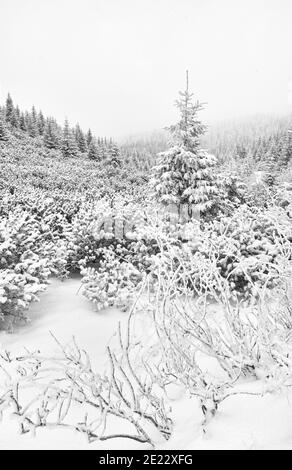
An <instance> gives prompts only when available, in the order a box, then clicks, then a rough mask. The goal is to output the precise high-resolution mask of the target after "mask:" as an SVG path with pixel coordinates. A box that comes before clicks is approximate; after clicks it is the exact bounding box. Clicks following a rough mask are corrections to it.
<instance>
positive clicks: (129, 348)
mask: <svg viewBox="0 0 292 470" xmlns="http://www.w3.org/2000/svg"><path fill="white" fill-rule="evenodd" d="M177 106H178V109H179V113H180V119H179V121H178V123H177V124H176V125H174V126H171V127H170V128H169V130H168V132H169V136H170V143H169V144H168V143H166V141H165V140H164V137H163V138H162V137H160V136H159V137H157V136H154V137H152V138H151V137H150V138H149V140H147V139H146V140H144V141H143V140H138V139H137V140H136V141H133V140H128V141H127V142H124V143H123V144H121V145H120V146H118V145H117V144H116V143H114V142H113V141H112V140H111V139H109V140H108V141H107V140H106V139H102V138H96V137H94V136H93V135H92V134H91V132H90V131H89V132H88V133H87V134H85V133H83V131H82V130H81V129H80V126H76V127H75V128H74V129H73V128H70V126H69V124H68V122H66V123H65V126H64V128H63V129H61V128H60V126H58V124H57V123H56V122H55V121H54V120H53V119H51V118H50V119H45V118H44V117H43V115H42V114H41V113H37V112H36V111H35V109H34V108H33V111H32V112H31V113H21V112H20V111H19V109H18V108H17V107H15V106H14V105H13V102H12V100H11V98H10V97H8V100H7V103H6V105H5V106H4V107H3V108H2V109H1V113H2V114H1V119H0V161H1V175H0V196H1V198H0V326H1V329H2V330H3V331H4V330H5V331H14V330H15V328H17V329H18V330H17V331H18V334H19V335H21V328H20V325H21V324H22V323H23V324H25V322H26V321H27V319H28V317H29V312H30V304H31V303H32V302H34V301H37V300H38V299H39V297H40V293H41V292H42V291H45V289H46V288H47V286H48V284H49V282H50V279H51V278H52V277H54V278H59V279H60V280H62V281H63V282H64V286H65V285H66V282H70V281H68V280H67V278H70V277H72V275H74V274H76V273H78V274H79V275H80V276H81V285H80V291H81V292H82V294H83V295H84V296H85V297H86V298H87V299H88V300H89V301H90V302H92V304H93V305H94V307H95V309H96V311H97V312H98V311H104V310H105V311H106V312H108V311H109V310H108V309H111V308H115V309H118V310H119V311H120V312H123V313H122V315H123V318H122V320H120V321H119V322H118V324H117V329H116V332H115V333H116V334H115V337H114V340H113V341H111V342H110V343H109V345H108V346H107V348H105V349H106V350H105V353H106V355H107V361H106V365H105V368H104V369H102V370H101V368H100V365H99V367H98V368H97V369H96V368H95V366H94V365H93V364H92V358H91V355H90V354H89V352H88V351H87V345H86V344H79V343H78V342H77V341H76V339H74V338H72V341H71V342H69V343H68V342H66V343H63V342H62V341H61V340H60V339H59V338H58V337H56V336H54V335H53V341H54V342H55V344H56V347H57V350H58V353H56V354H54V355H46V354H45V353H44V352H43V351H42V344H39V346H38V347H37V349H34V350H29V349H24V350H23V351H22V352H21V353H19V352H17V353H16V352H11V351H10V350H9V349H7V350H6V349H5V348H3V349H2V352H1V357H0V412H1V414H3V416H4V415H5V416H6V415H9V413H12V414H13V415H14V416H16V417H17V422H18V425H19V429H20V431H21V433H22V434H26V433H30V432H31V433H35V432H36V431H37V429H38V428H46V427H53V428H54V429H55V430H57V429H58V428H62V429H64V432H65V431H66V430H68V431H69V429H74V430H77V431H78V432H79V433H80V434H83V435H85V437H86V438H87V439H88V441H89V442H90V443H91V442H102V441H105V440H110V439H117V438H121V439H127V440H132V441H133V440H134V441H136V442H138V443H139V444H143V445H144V444H145V445H148V446H152V447H155V446H156V447H163V446H166V445H167V444H166V443H167V442H173V441H172V439H173V436H175V434H176V429H177V427H176V419H175V418H174V415H173V412H172V409H171V408H172V405H173V401H175V400H180V398H181V397H182V396H183V397H184V400H189V401H190V403H193V401H194V400H195V403H196V406H197V408H198V416H199V424H200V429H201V431H202V433H203V434H206V435H207V434H208V429H209V427H210V426H212V424H211V423H212V420H214V419H216V417H217V416H218V413H220V410H221V409H222V406H224V404H225V403H226V401H228V400H232V399H233V398H235V397H236V398H239V397H242V396H254V397H262V396H266V395H267V394H272V395H275V396H276V395H279V394H289V391H290V388H291V386H292V377H291V375H292V372H291V370H292V363H291V352H292V351H291V346H292V338H291V328H292V311H291V300H292V299H291V296H292V291H291V267H292V265H291V260H292V228H291V192H290V190H291V183H290V180H291V161H290V159H291V155H292V143H291V142H290V137H289V135H290V134H289V133H288V132H287V131H288V124H287V122H288V121H287V120H285V119H284V118H282V119H281V120H274V121H273V120H272V121H266V120H263V121H261V120H258V121H257V122H258V124H257V125H256V131H252V132H250V127H248V126H240V125H239V128H238V130H237V131H234V132H233V131H232V132H230V134H229V135H228V138H226V135H225V133H224V132H223V131H222V130H221V131H220V130H217V131H214V130H213V131H212V130H210V131H209V132H208V133H207V134H206V136H204V134H205V131H206V128H205V126H204V125H203V124H202V123H201V122H200V120H199V118H198V112H199V111H200V109H201V107H202V106H201V104H200V103H198V102H197V103H195V104H194V102H193V96H192V94H191V93H190V92H189V90H188V85H187V87H186V91H185V92H183V93H180V96H179V100H178V102H177ZM267 123H268V124H267ZM253 126H254V124H253V125H252V127H251V128H252V129H254V127H253ZM212 132H213V134H212ZM208 142H209V144H210V147H211V149H212V152H213V153H214V154H215V156H214V155H213V153H212V154H211V153H210V151H207V150H206V149H205V148H204V147H203V145H205V144H206V143H208ZM214 145H215V146H216V150H214ZM153 149H154V151H155V152H156V151H158V150H161V152H160V153H159V155H158V159H157V161H156V162H155V165H153V163H154V155H153V153H154V151H153ZM145 157H146V158H145ZM150 167H153V168H152V169H151V176H150V177H149V168H150ZM2 169H3V171H2ZM234 170H236V171H234ZM173 207H175V208H177V211H173V210H172V209H173ZM171 208H172V209H171ZM198 214H199V216H198ZM195 215H196V216H195ZM40 298H41V303H42V297H40ZM96 315H99V314H98V313H96ZM32 321H33V320H32ZM100 327H101V328H102V323H100ZM68 328H70V320H69V319H68ZM113 333H114V332H113ZM48 336H49V332H48ZM251 384H252V385H251ZM120 423H122V426H121V424H120ZM56 432H57V431H56ZM127 442H128V441H127Z"/></svg>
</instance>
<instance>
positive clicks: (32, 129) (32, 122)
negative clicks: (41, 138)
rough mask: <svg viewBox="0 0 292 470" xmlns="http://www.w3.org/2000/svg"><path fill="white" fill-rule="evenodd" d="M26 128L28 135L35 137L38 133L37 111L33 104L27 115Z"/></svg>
mask: <svg viewBox="0 0 292 470" xmlns="http://www.w3.org/2000/svg"><path fill="white" fill-rule="evenodd" d="M27 129H28V133H29V135H30V137H37V136H38V135H39V129H38V120H37V112H36V109H35V107H34V106H33V107H32V110H31V113H30V115H29V116H28V123H27Z"/></svg>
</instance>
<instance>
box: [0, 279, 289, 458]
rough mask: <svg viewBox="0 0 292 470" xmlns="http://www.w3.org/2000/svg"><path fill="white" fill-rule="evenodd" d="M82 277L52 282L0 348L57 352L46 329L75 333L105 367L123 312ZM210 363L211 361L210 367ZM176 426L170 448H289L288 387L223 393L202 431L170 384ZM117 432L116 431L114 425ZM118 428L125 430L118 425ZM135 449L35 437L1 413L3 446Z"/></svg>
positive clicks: (64, 436)
mask: <svg viewBox="0 0 292 470" xmlns="http://www.w3.org/2000/svg"><path fill="white" fill-rule="evenodd" d="M79 288H80V279H79V278H77V277H76V278H72V279H69V280H67V281H65V282H63V283H62V282H60V281H57V280H53V281H52V282H51V285H50V287H49V288H48V290H47V291H46V292H45V293H43V294H42V296H41V301H40V303H36V304H33V305H32V307H31V309H30V318H31V322H30V323H29V324H27V325H25V326H20V327H17V328H16V329H15V330H14V332H13V333H6V332H1V333H0V348H1V349H7V350H9V351H11V352H17V353H19V352H23V350H24V348H28V349H30V350H36V349H41V351H42V353H44V354H49V355H54V354H56V353H57V351H58V347H57V345H56V343H55V342H54V340H53V338H52V336H51V335H50V331H51V332H52V333H53V334H54V335H55V336H56V337H57V338H58V340H60V341H61V342H62V343H63V344H66V343H67V342H69V341H70V340H71V338H72V336H73V335H74V336H75V338H76V341H77V343H78V344H79V345H80V346H82V347H83V348H85V349H86V350H87V351H88V353H89V354H90V357H91V360H92V364H93V366H94V368H95V369H96V370H98V371H100V372H102V371H103V369H104V366H105V363H106V361H107V356H106V354H105V349H106V346H107V344H108V343H109V341H110V340H111V338H112V336H113V334H114V333H115V331H116V328H117V324H118V322H119V321H120V320H122V321H123V320H124V319H125V318H126V314H125V313H121V312H119V311H115V310H110V311H102V312H96V311H95V310H94V308H93V307H92V304H91V303H89V302H88V301H87V300H86V299H85V298H84V297H83V296H82V294H81V293H79V292H78V290H79ZM210 366H211V365H210ZM261 386H262V384H261V383H260V381H257V382H255V381H253V382H249V383H245V390H246V391H249V392H256V391H258V390H259V389H261ZM169 400H170V402H171V406H172V418H173V421H174V432H173V435H172V437H171V439H170V440H169V441H168V442H167V444H161V446H159V447H160V448H162V447H163V448H165V449H166V448H167V449H235V448H236V449H264V448H269V449H271V448H276V449H287V448H290V449H292V393H291V394H290V393H289V394H288V392H281V393H278V394H265V395H264V396H253V395H237V396H233V397H230V398H228V399H226V400H225V401H224V402H223V403H222V404H221V405H220V409H219V411H218V413H217V415H216V416H215V417H214V418H213V419H212V420H211V421H210V422H209V424H208V425H207V426H206V428H205V432H203V428H202V425H201V424H202V413H201V410H200V408H199V406H198V403H197V401H196V400H195V399H190V398H188V397H187V396H186V395H185V394H184V392H183V391H182V390H181V389H180V388H178V389H177V390H176V389H175V387H173V388H172V389H171V390H169ZM115 431H117V430H115ZM119 431H122V429H119ZM86 448H88V449H93V450H94V449H95V450H96V449H121V448H124V449H133V448H144V449H146V448H148V446H145V445H143V444H139V443H137V442H134V441H131V440H125V439H123V440H122V439H114V440H110V441H105V442H95V443H93V444H90V445H89V444H88V443H87V442H86V440H85V439H84V438H83V437H82V436H81V435H80V434H79V433H77V432H73V431H70V430H64V429H56V428H54V429H53V430H49V429H38V430H37V433H36V436H35V437H31V435H29V434H26V435H20V434H18V427H17V423H16V422H15V421H14V420H13V419H11V417H10V416H9V417H8V416H7V415H5V416H4V419H3V421H2V423H1V424H0V449H86Z"/></svg>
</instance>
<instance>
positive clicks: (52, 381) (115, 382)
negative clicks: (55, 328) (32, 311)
mask: <svg viewBox="0 0 292 470" xmlns="http://www.w3.org/2000/svg"><path fill="white" fill-rule="evenodd" d="M132 334H133V331H132V327H131V315H130V317H129V319H128V322H127V328H126V330H125V331H123V330H122V328H121V325H119V329H118V335H117V337H118V344H117V345H115V347H113V346H108V348H107V353H108V359H109V360H108V366H107V368H106V370H105V371H104V373H103V374H101V373H100V372H97V371H95V370H94V369H93V367H92V365H91V360H90V357H89V355H88V353H87V352H86V350H84V349H81V348H80V347H79V346H78V345H77V344H76V341H75V340H74V339H73V341H72V343H69V344H67V345H66V346H62V345H61V344H60V343H59V342H58V340H57V339H56V338H55V340H56V341H57V343H58V345H59V347H60V350H61V354H62V355H61V357H60V356H59V357H55V358H54V357H50V358H46V357H43V356H42V355H41V354H40V353H39V352H32V353H30V352H27V353H26V354H25V355H22V356H16V357H14V356H12V355H11V354H10V353H9V352H8V351H5V352H3V353H1V354H0V414H3V412H9V411H12V413H13V415H14V416H17V418H18V424H19V428H20V433H21V434H24V433H28V432H31V433H32V434H33V435H34V434H35V433H36V431H37V429H38V428H39V427H42V428H45V427H50V428H58V427H63V428H64V429H67V430H69V429H71V430H75V431H77V432H79V433H80V434H81V435H84V437H85V438H86V439H87V440H88V442H89V443H91V442H95V441H105V440H108V439H116V438H123V439H132V440H135V441H138V442H140V443H144V444H148V445H150V446H151V447H154V445H155V443H156V442H161V441H163V442H164V441H165V440H167V439H169V437H170V435H171V431H172V421H171V419H170V418H169V411H170V410H169V406H167V404H166V403H165V401H164V397H163V394H162V389H161V388H160V387H159V386H158V384H156V383H153V382H152V377H151V375H149V374H147V372H146V370H145V369H144V368H143V367H142V369H140V368H139V367H138V365H137V361H138V362H140V363H141V359H140V361H139V358H140V353H141V348H140V345H139V344H137V343H136V342H135V340H134V342H133V341H132V340H133V338H132ZM48 371H49V372H50V377H49V383H48V377H47V373H48ZM25 392H26V394H27V392H29V399H28V402H26V400H25ZM76 416H77V417H76ZM119 421H120V422H122V424H123V428H122V429H123V430H122V431H120V430H118V431H115V430H116V428H117V427H118V428H120V426H119ZM117 425H118V426H117ZM112 430H113V431H112Z"/></svg>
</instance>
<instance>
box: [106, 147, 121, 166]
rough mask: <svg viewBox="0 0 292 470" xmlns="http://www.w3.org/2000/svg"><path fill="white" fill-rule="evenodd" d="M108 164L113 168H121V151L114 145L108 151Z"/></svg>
mask: <svg viewBox="0 0 292 470" xmlns="http://www.w3.org/2000/svg"><path fill="white" fill-rule="evenodd" d="M107 162H108V163H109V164H110V165H112V166H116V167H117V166H121V156H120V149H119V147H118V146H117V145H116V144H114V143H112V144H111V145H110V146H109V147H108V149H107Z"/></svg>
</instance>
